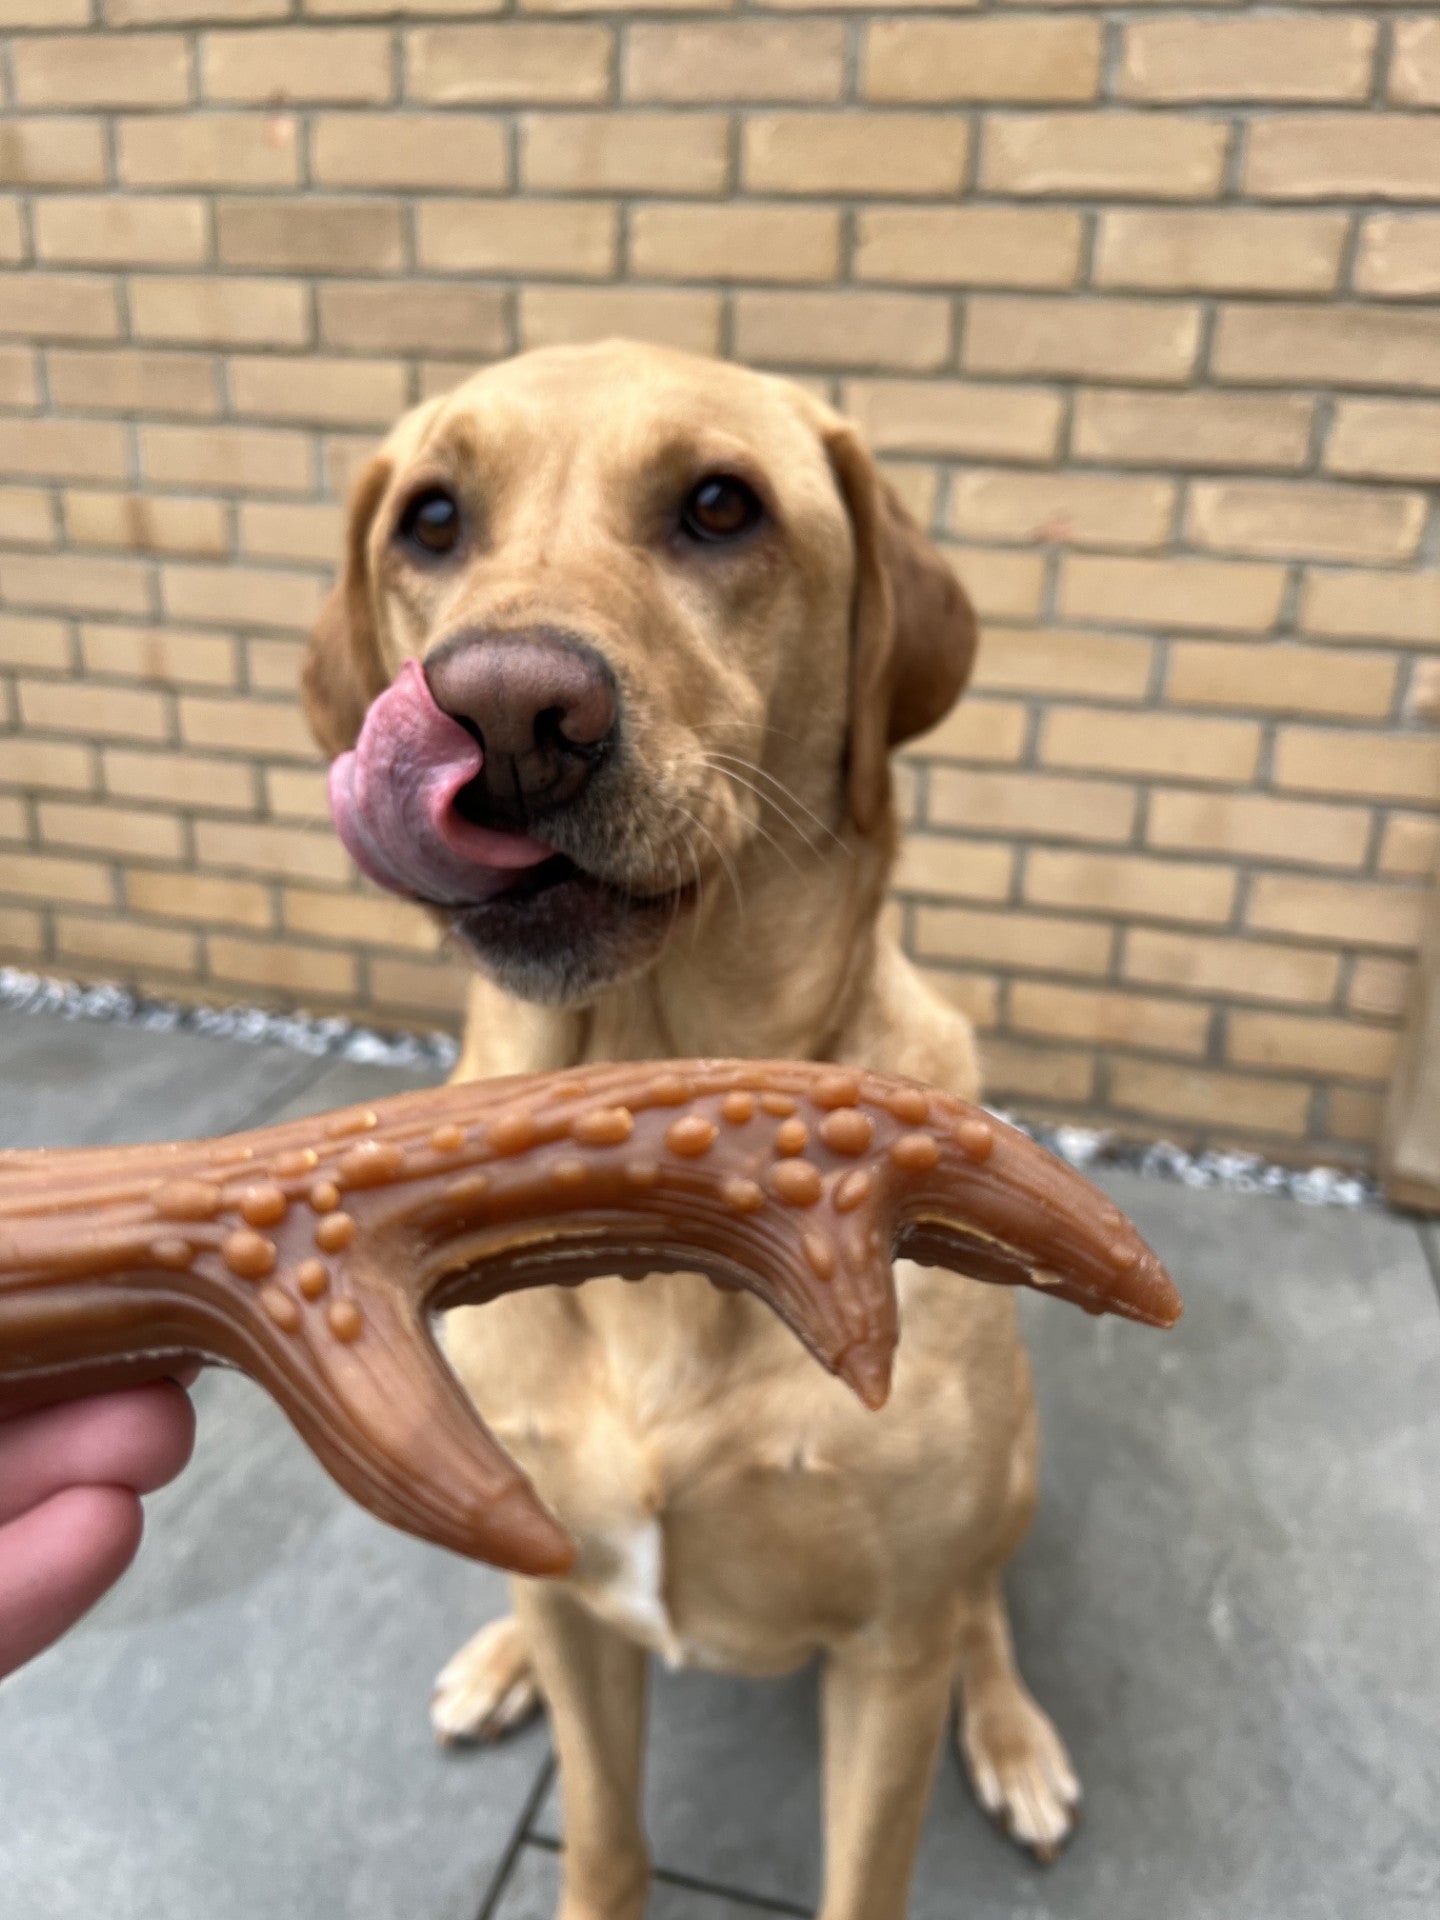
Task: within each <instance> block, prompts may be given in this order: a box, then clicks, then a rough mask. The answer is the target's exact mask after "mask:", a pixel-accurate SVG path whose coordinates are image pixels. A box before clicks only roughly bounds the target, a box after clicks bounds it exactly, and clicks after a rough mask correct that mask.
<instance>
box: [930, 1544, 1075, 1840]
mask: <svg viewBox="0 0 1440 1920" xmlns="http://www.w3.org/2000/svg"><path fill="white" fill-rule="evenodd" d="M957 1674H958V1679H959V1709H960V1751H961V1753H962V1755H963V1756H964V1760H965V1766H966V1770H967V1771H968V1773H969V1775H970V1782H971V1785H972V1786H973V1787H974V1789H975V1794H976V1798H977V1799H978V1800H979V1802H980V1804H981V1806H982V1807H984V1809H985V1811H986V1812H987V1813H988V1814H991V1815H992V1816H993V1817H994V1818H995V1819H996V1820H997V1821H998V1822H999V1823H1000V1825H1001V1826H1002V1827H1003V1828H1004V1829H1005V1831H1006V1832H1007V1833H1008V1834H1009V1835H1010V1837H1011V1838H1012V1839H1013V1840H1017V1841H1018V1842H1019V1843H1020V1845H1021V1846H1023V1847H1028V1848H1029V1850H1030V1851H1031V1852H1032V1853H1033V1854H1034V1855H1035V1857H1036V1859H1038V1860H1053V1859H1054V1858H1055V1857H1056V1855H1057V1854H1058V1853H1059V1851H1060V1849H1061V1847H1062V1846H1063V1844H1064V1842H1065V1840H1066V1839H1067V1837H1068V1836H1069V1834H1070V1831H1071V1829H1072V1828H1073V1827H1074V1825H1075V1809H1076V1808H1077V1807H1078V1806H1079V1804H1080V1782H1079V1781H1078V1780H1077V1779H1076V1777H1075V1770H1074V1768H1073V1767H1072V1766H1071V1764H1070V1757H1069V1755H1068V1754H1067V1753H1066V1751H1065V1747H1064V1744H1063V1742H1062V1741H1061V1739H1060V1736H1059V1734H1058V1733H1057V1732H1056V1731H1055V1729H1054V1727H1053V1726H1052V1725H1051V1724H1050V1720H1049V1717H1048V1715H1046V1714H1045V1713H1044V1712H1043V1711H1042V1710H1041V1708H1040V1707H1038V1706H1037V1705H1036V1703H1035V1701H1034V1699H1033V1698H1032V1697H1031V1694H1030V1691H1029V1689H1028V1688H1027V1687H1026V1685H1025V1682H1024V1681H1023V1680H1022V1679H1021V1678H1020V1673H1019V1670H1018V1668H1017V1667H1016V1665H1015V1648H1014V1645H1013V1643H1012V1641H1011V1638H1010V1622H1009V1620H1008V1619H1007V1617H1006V1613H1005V1600H1004V1596H1003V1595H1002V1593H1001V1591H1000V1583H999V1581H998V1579H997V1580H994V1581H992V1582H990V1583H989V1584H988V1585H987V1586H986V1587H984V1588H983V1589H982V1590H981V1591H980V1592H979V1593H977V1594H976V1596H975V1598H974V1600H973V1602H972V1603H971V1604H970V1605H969V1606H968V1607H967V1608H966V1610H965V1613H964V1615H963V1617H962V1622H961V1628H960V1652H959V1661H958V1666H957Z"/></svg>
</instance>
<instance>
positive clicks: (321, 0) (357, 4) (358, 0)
mask: <svg viewBox="0 0 1440 1920" xmlns="http://www.w3.org/2000/svg"><path fill="white" fill-rule="evenodd" d="M287 4H288V0H287ZM301 4H302V10H303V11H304V12H305V13H307V14H316V15H320V16H325V15H329V14H344V15H345V16H346V18H352V17H354V16H355V15H357V14H383V15H386V16H387V17H388V16H389V15H391V14H409V13H425V14H431V15H436V14H451V13H458V14H477V13H504V12H505V10H506V0H301ZM527 11H529V12H532V13H533V12H537V11H541V9H539V8H537V7H535V6H533V5H532V6H530V7H528V8H527ZM580 11H582V12H584V11H586V8H584V7H582V8H581V9H580Z"/></svg>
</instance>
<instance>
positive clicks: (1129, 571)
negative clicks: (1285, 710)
mask: <svg viewBox="0 0 1440 1920" xmlns="http://www.w3.org/2000/svg"><path fill="white" fill-rule="evenodd" d="M1284 591H1285V569H1284V568H1283V567H1279V566H1272V565H1270V564H1268V563H1266V562H1262V561H1256V560H1205V559H1190V558H1180V559H1164V560H1152V559H1120V558H1113V559H1112V558H1109V557H1102V556H1100V555H1094V556H1092V555H1088V554H1068V555H1066V557H1065V559H1064V560H1063V562H1062V564H1061V573H1060V600H1059V605H1060V611H1061V614H1062V615H1063V616H1064V617H1065V618H1066V619H1070V620H1080V621H1088V622H1095V621H1102V622H1103V621H1112V620H1113V621H1114V622H1115V624H1116V625H1117V626H1122V627H1148V626H1152V625H1153V626H1164V627H1178V628H1180V629H1182V630H1185V629H1190V630H1192V631H1199V632H1202V633H1203V632H1205V631H1206V630H1207V629H1208V630H1210V631H1212V632H1224V633H1254V632H1267V631H1268V630H1269V629H1270V628H1271V627H1273V626H1274V624H1275V622H1276V620H1277V619H1278V617H1279V614H1280V606H1281V601H1282V598H1283V596H1284Z"/></svg>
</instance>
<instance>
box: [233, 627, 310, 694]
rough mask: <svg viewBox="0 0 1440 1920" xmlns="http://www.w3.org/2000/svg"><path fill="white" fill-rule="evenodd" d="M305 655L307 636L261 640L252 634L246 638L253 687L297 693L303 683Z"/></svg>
mask: <svg viewBox="0 0 1440 1920" xmlns="http://www.w3.org/2000/svg"><path fill="white" fill-rule="evenodd" d="M304 657H305V642H304V641H303V640H261V639H259V638H257V637H256V636H255V635H253V634H252V635H251V637H250V638H249V639H248V640H247V641H246V642H245V658H246V660H247V662H248V663H249V676H248V677H249V682H250V691H251V692H252V693H293V692H294V691H295V689H296V688H297V687H298V686H299V684H300V667H301V662H302V661H303V659H304Z"/></svg>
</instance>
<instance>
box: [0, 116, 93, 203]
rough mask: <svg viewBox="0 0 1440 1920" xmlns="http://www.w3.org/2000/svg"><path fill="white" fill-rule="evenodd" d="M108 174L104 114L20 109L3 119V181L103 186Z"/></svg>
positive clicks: (0, 183)
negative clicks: (98, 116) (76, 114)
mask: <svg viewBox="0 0 1440 1920" xmlns="http://www.w3.org/2000/svg"><path fill="white" fill-rule="evenodd" d="M108 177H109V163H108V161H107V159H106V155H105V128H104V124H103V122H101V121H99V120H96V119H93V118H86V119H80V118H71V117H62V116H61V115H58V114H57V115H54V116H47V117H41V116H39V115H26V116H24V117H21V116H18V115H15V116H12V117H11V118H10V119H9V120H7V121H6V122H4V124H0V186H7V187H98V186H103V185H104V184H105V181H106V180H107V178H108Z"/></svg>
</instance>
